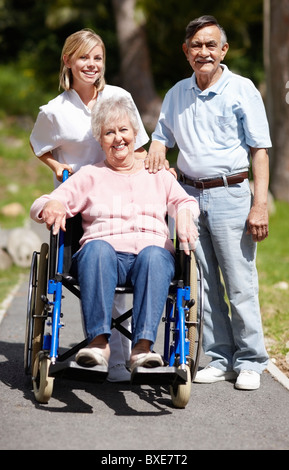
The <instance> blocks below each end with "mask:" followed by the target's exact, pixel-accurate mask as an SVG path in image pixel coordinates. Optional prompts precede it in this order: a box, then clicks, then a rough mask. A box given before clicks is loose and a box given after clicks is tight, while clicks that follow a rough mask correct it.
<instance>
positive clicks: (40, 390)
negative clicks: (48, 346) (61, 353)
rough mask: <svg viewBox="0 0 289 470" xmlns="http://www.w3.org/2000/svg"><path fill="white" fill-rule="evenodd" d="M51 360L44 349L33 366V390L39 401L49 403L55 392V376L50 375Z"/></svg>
mask: <svg viewBox="0 0 289 470" xmlns="http://www.w3.org/2000/svg"><path fill="white" fill-rule="evenodd" d="M50 364H51V361H50V359H49V358H48V357H47V356H46V355H45V353H44V352H43V351H40V352H39V353H38V354H37V356H36V358H35V361H34V366H33V375H32V382H33V391H34V396H35V398H36V400H37V401H38V403H43V404H44V403H48V401H49V400H50V398H51V395H52V392H53V382H54V378H53V377H49V367H50Z"/></svg>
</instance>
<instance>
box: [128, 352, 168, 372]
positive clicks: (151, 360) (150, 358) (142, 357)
mask: <svg viewBox="0 0 289 470" xmlns="http://www.w3.org/2000/svg"><path fill="white" fill-rule="evenodd" d="M135 357H136V359H135V360H134V361H131V371H133V370H134V369H135V368H136V367H147V368H152V367H161V366H163V365H164V363H163V360H162V357H161V355H160V354H157V353H153V352H148V353H140V354H136V356H135Z"/></svg>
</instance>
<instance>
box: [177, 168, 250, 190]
mask: <svg viewBox="0 0 289 470" xmlns="http://www.w3.org/2000/svg"><path fill="white" fill-rule="evenodd" d="M248 176H249V172H248V171H243V172H242V173H236V174H235V175H230V176H225V178H222V176H220V177H218V178H208V179H205V180H192V179H191V178H188V177H187V176H185V175H183V174H181V175H180V181H182V182H183V183H185V184H188V185H189V186H194V188H197V189H210V188H218V187H219V186H225V182H224V180H225V181H227V184H228V185H231V184H237V183H242V181H244V180H245V179H246V178H248Z"/></svg>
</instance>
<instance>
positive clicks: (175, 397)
mask: <svg viewBox="0 0 289 470" xmlns="http://www.w3.org/2000/svg"><path fill="white" fill-rule="evenodd" d="M180 367H181V366H179V368H180ZM185 368H186V371H187V381H186V383H184V384H175V385H171V386H170V394H171V398H172V402H173V405H174V406H175V407H176V408H185V407H186V405H187V404H188V402H189V399H190V396H191V385H192V380H191V370H190V367H189V366H188V365H186V366H185Z"/></svg>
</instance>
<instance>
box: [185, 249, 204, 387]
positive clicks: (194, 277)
mask: <svg viewBox="0 0 289 470" xmlns="http://www.w3.org/2000/svg"><path fill="white" fill-rule="evenodd" d="M190 292H191V294H190V295H191V299H194V301H195V303H194V305H193V306H192V307H191V308H190V309H189V315H188V318H187V321H188V338H189V341H190V347H189V364H190V369H191V377H192V381H193V380H194V378H195V375H196V373H197V370H198V365H199V359H200V353H201V346H202V334H203V281H202V276H201V271H200V269H199V268H198V266H197V262H196V258H195V255H194V253H193V252H191V261H190Z"/></svg>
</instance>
